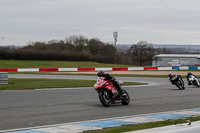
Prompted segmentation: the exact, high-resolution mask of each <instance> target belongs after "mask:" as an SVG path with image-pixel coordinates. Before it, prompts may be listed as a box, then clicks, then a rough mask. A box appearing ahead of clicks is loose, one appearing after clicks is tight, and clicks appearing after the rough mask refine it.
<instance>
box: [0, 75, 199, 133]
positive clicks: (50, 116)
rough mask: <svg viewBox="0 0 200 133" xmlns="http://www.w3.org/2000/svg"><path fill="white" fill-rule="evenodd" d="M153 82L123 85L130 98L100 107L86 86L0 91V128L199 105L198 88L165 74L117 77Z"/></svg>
mask: <svg viewBox="0 0 200 133" xmlns="http://www.w3.org/2000/svg"><path fill="white" fill-rule="evenodd" d="M9 78H52V79H54V78H55V79H94V80H95V79H96V77H95V76H73V75H70V76H66V75H33V74H27V75H26V74H16V75H15V74H9ZM117 80H121V81H137V82H149V83H152V85H153V86H141V87H126V88H125V89H126V90H127V91H128V93H129V95H130V98H131V102H130V104H129V105H128V106H123V105H120V104H115V105H113V106H111V107H109V108H106V107H104V106H103V105H102V104H101V103H100V102H99V99H98V96H97V93H96V92H95V90H93V89H92V88H91V87H90V88H84V89H83V88H76V89H53V90H49V89H48V90H45V89H44V90H17V91H0V101H1V102H0V119H1V120H2V121H0V125H1V130H8V129H16V128H27V127H34V126H43V125H51V124H60V123H69V122H78V121H87V120H95V119H105V118H112V117H122V116H130V115H140V114H148V113H156V112H164V111H173V110H180V109H190V108H199V107H200V102H199V100H200V97H199V95H200V89H199V88H196V87H188V86H187V85H186V90H178V89H177V88H176V87H175V86H173V85H171V84H170V83H169V81H168V79H167V78H137V77H117Z"/></svg>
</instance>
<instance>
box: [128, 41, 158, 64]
mask: <svg viewBox="0 0 200 133" xmlns="http://www.w3.org/2000/svg"><path fill="white" fill-rule="evenodd" d="M128 55H129V61H130V63H131V64H134V65H139V66H142V65H150V64H151V62H152V57H153V56H154V55H155V50H154V48H153V46H152V45H151V44H150V43H147V42H146V41H140V42H138V43H137V44H133V45H132V46H131V47H130V48H129V50H128Z"/></svg>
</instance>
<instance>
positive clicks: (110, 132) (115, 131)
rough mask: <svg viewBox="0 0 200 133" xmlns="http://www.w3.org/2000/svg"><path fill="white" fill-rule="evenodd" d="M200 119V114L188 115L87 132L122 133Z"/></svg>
mask: <svg viewBox="0 0 200 133" xmlns="http://www.w3.org/2000/svg"><path fill="white" fill-rule="evenodd" d="M188 120H189V121H191V122H193V121H199V120H200V116H197V117H188V118H183V119H175V120H166V121H158V122H149V123H141V124H134V125H127V126H121V127H115V128H107V129H102V130H97V131H86V132H85V133H122V132H130V131H136V130H144V129H149V128H156V127H163V126H169V125H176V124H183V123H186V122H187V121H188Z"/></svg>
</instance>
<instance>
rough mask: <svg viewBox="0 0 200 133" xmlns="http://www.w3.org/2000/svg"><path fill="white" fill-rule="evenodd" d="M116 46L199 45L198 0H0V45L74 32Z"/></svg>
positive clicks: (49, 37)
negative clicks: (115, 35) (116, 34)
mask: <svg viewBox="0 0 200 133" xmlns="http://www.w3.org/2000/svg"><path fill="white" fill-rule="evenodd" d="M114 31H117V32H118V41H117V44H135V43H137V42H139V41H147V42H149V43H153V44H187V45H188V44H199V45H200V0H0V45H5V44H6V45H11V44H15V45H26V44H27V42H30V41H32V42H35V41H50V40H52V39H56V40H64V39H65V38H66V37H69V36H72V35H83V36H85V37H86V38H88V39H91V38H98V39H100V40H101V41H103V42H108V43H113V41H114V39H113V32H114Z"/></svg>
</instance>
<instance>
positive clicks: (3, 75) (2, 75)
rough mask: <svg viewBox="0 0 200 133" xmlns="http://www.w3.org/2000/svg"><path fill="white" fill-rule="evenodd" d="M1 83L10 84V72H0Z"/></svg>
mask: <svg viewBox="0 0 200 133" xmlns="http://www.w3.org/2000/svg"><path fill="white" fill-rule="evenodd" d="M0 84H8V73H7V72H0Z"/></svg>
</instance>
